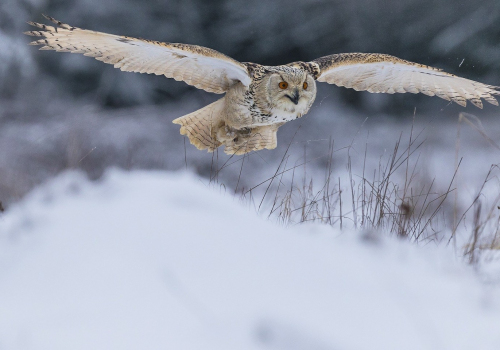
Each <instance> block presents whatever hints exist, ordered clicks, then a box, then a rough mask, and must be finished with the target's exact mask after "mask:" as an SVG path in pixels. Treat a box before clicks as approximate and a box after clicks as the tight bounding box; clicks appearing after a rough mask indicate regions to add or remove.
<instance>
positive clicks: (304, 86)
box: [302, 82, 308, 90]
mask: <svg viewBox="0 0 500 350" xmlns="http://www.w3.org/2000/svg"><path fill="white" fill-rule="evenodd" d="M307 86H308V85H307V83H306V82H304V84H302V88H303V89H304V90H307Z"/></svg>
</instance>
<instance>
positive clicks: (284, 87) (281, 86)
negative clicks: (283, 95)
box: [278, 81, 288, 90]
mask: <svg viewBox="0 0 500 350" xmlns="http://www.w3.org/2000/svg"><path fill="white" fill-rule="evenodd" d="M278 86H279V87H280V89H283V90H284V89H286V88H287V87H288V83H287V82H286V81H282V82H281V83H279V84H278Z"/></svg>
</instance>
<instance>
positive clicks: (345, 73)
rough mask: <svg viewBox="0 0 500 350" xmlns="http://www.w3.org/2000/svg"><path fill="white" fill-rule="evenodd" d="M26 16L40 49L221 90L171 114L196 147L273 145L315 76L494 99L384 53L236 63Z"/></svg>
mask: <svg viewBox="0 0 500 350" xmlns="http://www.w3.org/2000/svg"><path fill="white" fill-rule="evenodd" d="M45 17H46V18H47V19H48V20H50V21H51V22H53V23H55V24H56V26H55V27H54V26H48V25H45V24H40V23H35V22H28V23H29V24H31V25H33V26H35V27H37V28H39V29H41V30H34V31H29V32H25V34H27V35H30V36H36V37H41V39H39V40H36V41H33V42H32V43H31V44H32V45H42V47H41V50H55V51H59V52H72V53H82V54H84V55H85V56H90V57H94V58H95V59H97V60H99V61H103V62H105V63H109V64H113V65H114V67H115V68H120V69H121V70H123V71H128V72H139V73H149V74H156V75H165V76H166V77H168V78H174V79H175V80H182V81H184V82H186V83H187V84H189V85H193V86H195V87H197V88H199V89H203V90H206V91H208V92H213V93H218V94H222V93H225V94H226V95H225V96H224V97H223V98H221V99H220V100H218V101H217V102H215V103H213V104H211V105H209V106H207V107H205V108H202V109H200V110H198V111H195V112H193V113H191V114H188V115H186V116H183V117H181V118H177V119H176V120H174V123H176V124H179V125H181V130H180V131H181V134H183V135H187V136H188V137H189V140H190V141H191V143H192V144H194V145H195V146H196V147H198V148H199V149H208V151H214V150H215V149H216V148H217V147H219V146H221V145H224V146H225V152H226V153H229V154H244V153H247V152H250V151H256V150H260V149H263V148H268V149H272V148H275V147H276V144H277V139H276V132H277V130H278V128H279V127H280V126H281V125H283V124H284V123H286V122H288V121H290V120H293V119H297V118H300V117H301V116H303V115H304V114H306V113H307V112H308V111H309V108H310V107H311V105H312V103H313V102H314V99H315V97H316V81H319V82H326V83H330V84H335V85H338V86H345V87H347V88H353V89H355V90H365V91H369V92H373V93H389V94H394V93H405V92H410V93H423V94H426V95H429V96H438V97H441V98H443V99H445V100H448V101H453V102H456V103H458V104H460V105H462V106H465V105H466V103H467V100H469V101H471V102H472V103H473V104H474V105H475V106H477V107H479V108H482V107H483V103H482V100H481V99H484V100H485V101H487V102H489V103H491V104H494V105H497V106H498V102H497V100H496V99H495V97H494V96H495V95H500V91H498V87H496V86H491V85H486V84H482V83H479V82H476V81H473V80H469V79H465V78H461V77H457V76H455V75H453V74H449V73H446V72H443V71H441V70H439V69H437V68H433V67H429V66H425V65H421V64H418V63H413V62H410V61H406V60H403V59H400V58H397V57H394V56H390V55H385V54H370V53H345V54H334V55H330V56H325V57H321V58H318V59H316V60H313V61H311V62H293V63H289V64H287V65H284V66H262V65H259V64H255V63H241V62H238V61H236V60H234V59H232V58H230V57H228V56H226V55H224V54H222V53H220V52H217V51H215V50H212V49H209V48H205V47H201V46H196V45H187V44H174V43H162V42H158V41H152V40H145V39H135V38H131V37H126V36H118V35H112V34H106V33H101V32H95V31H90V30H85V29H80V28H77V27H72V26H69V25H67V24H64V23H61V22H59V21H57V20H55V19H54V18H52V17H49V16H45Z"/></svg>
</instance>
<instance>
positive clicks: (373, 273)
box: [0, 170, 500, 350]
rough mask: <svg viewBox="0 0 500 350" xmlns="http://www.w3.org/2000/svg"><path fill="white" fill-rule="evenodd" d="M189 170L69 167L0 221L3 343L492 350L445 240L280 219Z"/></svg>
mask: <svg viewBox="0 0 500 350" xmlns="http://www.w3.org/2000/svg"><path fill="white" fill-rule="evenodd" d="M202 181H203V180H199V179H198V178H196V177H195V176H194V175H191V174H189V173H182V172H180V173H168V172H159V171H157V172H154V171H148V172H146V171H133V172H124V171H119V170H111V171H108V173H107V174H106V176H104V178H103V179H101V180H100V181H99V182H90V181H88V180H87V179H86V178H85V177H84V176H83V175H82V174H81V173H78V172H66V173H64V174H62V175H60V176H58V177H57V178H55V179H53V180H51V181H50V182H48V183H46V184H45V185H43V186H40V187H39V188H37V189H36V190H34V191H32V192H31V194H29V195H28V196H27V197H25V199H24V200H22V201H21V202H18V203H17V204H15V205H14V206H12V207H11V208H9V210H8V211H7V212H5V213H4V214H3V215H2V216H0V349H2V350H4V349H8V350H11V349H51V350H56V349H75V350H76V349H197V350H198V349H262V348H266V349H291V350H294V349H295V350H299V349H312V350H323V349H345V350H350V349H357V350H360V349H384V350H390V349H398V350H399V349H407V350H411V349H419V350H422V349H453V350H460V349H472V348H474V349H499V348H500V290H499V289H498V287H497V286H494V285H489V286H488V285H485V284H483V283H482V282H481V281H480V280H479V278H478V277H477V275H476V274H475V273H474V272H473V271H472V269H471V268H470V267H468V266H466V265H465V264H464V263H463V262H462V261H458V260H457V258H456V257H455V255H454V254H453V252H451V251H450V249H447V248H446V247H444V246H435V245H433V244H429V245H427V246H417V245H415V244H411V243H408V242H406V241H402V240H399V239H396V238H391V237H386V235H384V234H383V233H377V232H362V233H357V232H342V233H341V232H338V231H335V230H333V229H332V228H331V227H328V226H322V225H318V224H315V225H312V224H311V225H296V226H291V227H284V226H278V225H276V224H274V223H273V222H271V221H269V220H266V219H265V218H262V217H260V216H259V215H257V214H256V213H255V210H254V209H253V208H252V207H251V206H249V205H245V204H244V203H240V202H239V201H238V200H237V199H235V197H234V196H232V195H230V194H225V193H221V190H220V189H219V188H213V187H210V186H208V185H206V184H204V183H203V182H202Z"/></svg>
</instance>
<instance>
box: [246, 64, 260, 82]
mask: <svg viewBox="0 0 500 350" xmlns="http://www.w3.org/2000/svg"><path fill="white" fill-rule="evenodd" d="M243 64H244V65H245V66H246V67H247V72H248V75H249V76H250V77H251V78H252V79H253V78H254V77H255V75H256V74H258V73H261V74H262V73H265V69H264V66H262V65H260V64H257V63H252V62H243Z"/></svg>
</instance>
